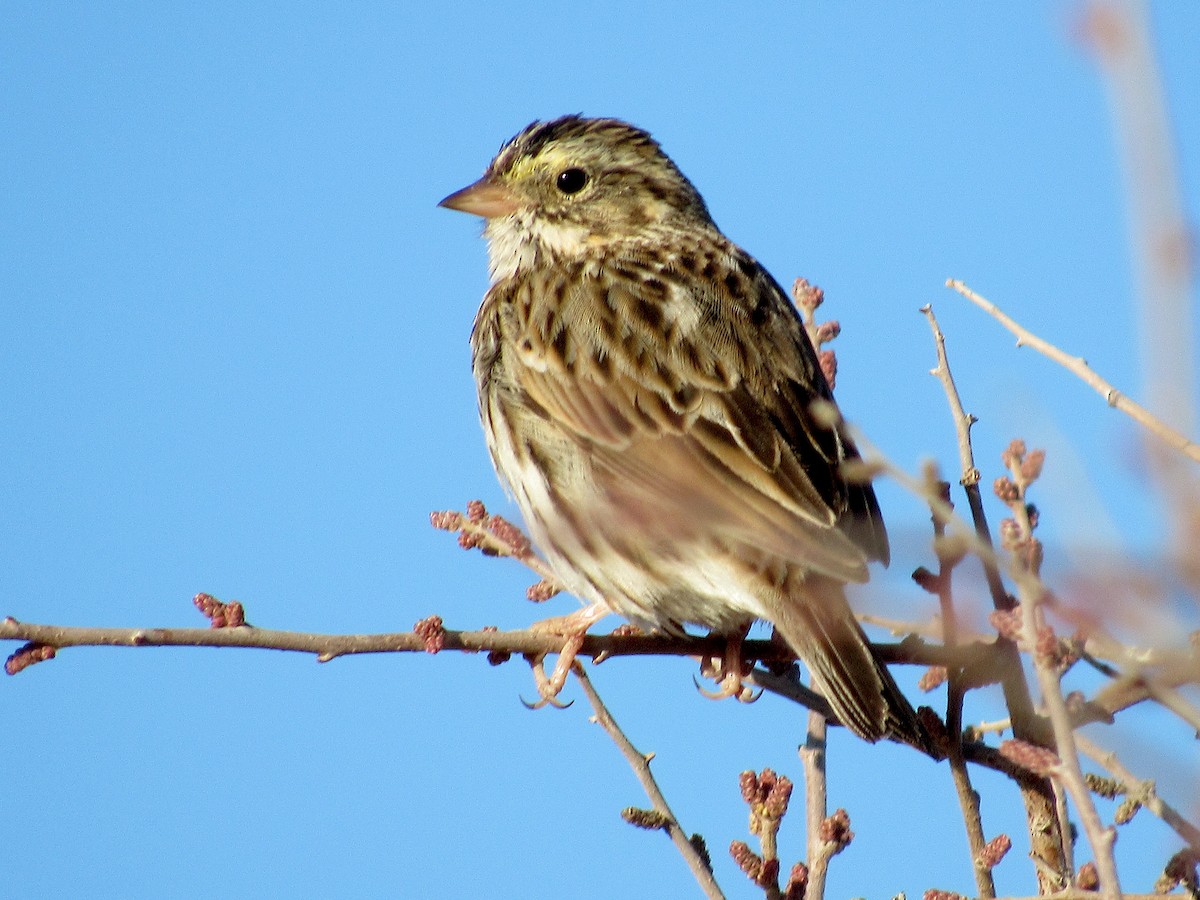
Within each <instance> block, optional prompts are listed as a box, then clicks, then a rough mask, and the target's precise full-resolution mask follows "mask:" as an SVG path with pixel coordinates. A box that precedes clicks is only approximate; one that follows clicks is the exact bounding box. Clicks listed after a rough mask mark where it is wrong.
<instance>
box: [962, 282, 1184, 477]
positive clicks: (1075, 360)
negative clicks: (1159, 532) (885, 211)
mask: <svg viewBox="0 0 1200 900" xmlns="http://www.w3.org/2000/svg"><path fill="white" fill-rule="evenodd" d="M946 286H947V287H950V288H953V289H954V290H956V291H958V293H960V294H962V295H963V296H964V297H966V298H967V299H968V300H970V301H971V302H972V303H974V304H975V305H976V306H978V307H979V308H980V309H982V310H983V311H984V312H986V313H987V314H988V315H990V316H992V318H994V319H996V321H998V322H999V323H1000V324H1001V325H1003V326H1004V327H1005V328H1007V329H1008V330H1009V331H1011V332H1012V333H1013V334H1014V335H1016V337H1017V346H1018V347H1024V346H1028V347H1032V348H1033V349H1034V350H1036V351H1037V352H1038V353H1041V354H1042V355H1043V356H1045V357H1047V358H1049V359H1051V360H1053V361H1054V362H1056V363H1058V364H1059V365H1060V366H1062V367H1063V368H1065V369H1066V370H1067V371H1069V372H1071V373H1072V374H1074V375H1076V376H1077V377H1079V378H1080V379H1082V380H1083V381H1084V382H1085V383H1086V384H1087V385H1088V386H1090V387H1091V388H1092V389H1093V390H1095V391H1096V392H1097V393H1098V394H1100V396H1102V397H1103V398H1104V399H1105V402H1107V403H1108V405H1109V406H1112V407H1115V408H1117V409H1119V410H1121V412H1123V413H1125V414H1126V415H1127V416H1129V417H1130V418H1131V419H1133V420H1134V421H1135V422H1137V423H1138V424H1139V425H1141V426H1142V427H1143V428H1145V429H1146V430H1147V431H1149V432H1150V433H1151V434H1153V435H1154V436H1155V437H1157V438H1159V439H1160V440H1161V441H1163V442H1164V443H1165V444H1167V445H1168V446H1169V447H1172V448H1174V449H1175V450H1178V451H1179V452H1180V453H1183V454H1184V455H1185V456H1187V457H1188V458H1189V459H1192V460H1193V461H1195V462H1200V444H1197V443H1196V442H1195V441H1193V440H1191V439H1190V438H1188V437H1187V436H1185V435H1183V434H1180V433H1179V432H1178V431H1176V430H1175V429H1173V428H1171V427H1170V426H1169V425H1167V424H1166V423H1165V422H1163V421H1162V420H1161V419H1159V418H1158V417H1156V416H1155V415H1153V414H1152V413H1151V412H1150V411H1149V410H1148V409H1146V408H1145V407H1144V406H1141V405H1139V404H1138V403H1135V402H1134V401H1133V400H1130V399H1129V397H1128V396H1127V395H1125V394H1123V393H1121V392H1120V391H1118V390H1117V389H1116V388H1115V387H1113V386H1112V385H1111V384H1110V383H1109V382H1107V381H1105V380H1104V379H1103V378H1101V377H1100V376H1099V375H1097V374H1096V373H1095V372H1094V371H1092V369H1091V367H1090V366H1088V364H1087V361H1086V360H1084V359H1083V358H1082V357H1079V356H1070V355H1068V354H1066V353H1064V352H1063V351H1062V350H1059V349H1058V348H1057V347H1056V346H1054V345H1053V344H1051V343H1050V342H1048V341H1045V340H1043V339H1042V338H1040V337H1038V336H1037V335H1035V334H1033V333H1032V332H1031V331H1029V330H1028V329H1026V328H1024V327H1023V326H1022V325H1020V324H1018V323H1017V322H1016V321H1014V320H1013V319H1011V318H1010V317H1009V316H1007V315H1005V313H1004V312H1003V311H1001V309H1000V308H999V307H998V306H996V304H994V303H992V302H991V301H990V300H987V299H985V298H984V297H981V296H980V295H979V294H977V293H975V292H974V291H973V290H971V289H970V288H969V287H967V286H966V285H965V284H964V283H963V282H961V281H955V280H954V279H950V280H948V281H947V282H946Z"/></svg>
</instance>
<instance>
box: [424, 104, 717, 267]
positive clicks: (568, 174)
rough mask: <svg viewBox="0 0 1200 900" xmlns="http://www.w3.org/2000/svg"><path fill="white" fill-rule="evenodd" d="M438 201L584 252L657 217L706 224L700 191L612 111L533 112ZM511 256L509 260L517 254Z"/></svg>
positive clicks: (502, 232) (491, 227)
mask: <svg viewBox="0 0 1200 900" xmlns="http://www.w3.org/2000/svg"><path fill="white" fill-rule="evenodd" d="M441 205H442V206H445V207H447V208H449V209H457V210H461V211H462V212H469V213H474V214H475V215H479V216H483V217H484V218H485V219H487V220H488V224H487V229H486V232H485V233H486V235H487V237H488V239H489V242H490V243H491V245H492V254H493V270H495V269H496V263H497V254H496V251H497V244H499V245H500V248H501V249H502V250H504V251H505V252H504V253H503V254H502V255H505V256H507V255H509V253H510V252H511V250H512V248H513V247H517V246H523V245H530V244H531V245H533V246H535V247H536V248H537V249H539V250H541V251H545V252H549V253H550V254H552V255H557V256H572V255H576V254H583V253H586V252H587V251H588V249H589V248H595V247H598V246H602V245H604V244H607V243H609V242H611V241H614V240H631V239H633V240H636V239H637V238H638V237H639V236H640V235H643V234H647V233H653V231H654V230H655V229H657V228H661V227H664V226H665V227H672V226H678V227H684V228H687V227H691V228H694V227H697V226H705V225H710V224H711V219H710V218H709V215H708V209H707V208H706V207H705V205H704V200H703V199H702V198H701V197H700V194H699V193H698V192H697V191H696V189H695V188H694V187H692V184H691V182H690V181H688V180H687V178H685V177H684V175H683V173H682V172H680V171H679V169H678V168H676V166H675V164H674V163H673V162H671V160H670V158H668V157H667V155H666V154H665V153H663V152H662V149H661V148H660V147H659V145H658V143H657V142H656V141H655V140H654V139H653V138H652V137H650V135H649V134H648V133H646V132H645V131H643V130H641V129H640V128H635V127H634V126H632V125H629V124H627V123H625V122H621V121H619V120H617V119H585V118H582V117H580V116H564V117H562V118H560V119H555V120H553V121H551V122H534V123H533V124H531V125H529V126H528V127H527V128H525V129H524V130H523V131H522V132H521V133H520V134H518V135H517V136H516V137H514V138H513V139H512V140H510V141H509V142H508V143H506V144H505V145H504V146H503V147H502V148H501V149H500V152H499V153H498V154H496V158H495V159H493V160H492V163H491V165H489V166H488V169H487V171H486V172H485V173H484V176H483V177H482V178H481V179H479V180H478V181H476V182H475V183H474V184H471V185H469V186H468V187H465V188H463V189H462V190H460V191H457V192H455V193H453V194H451V195H450V196H449V197H447V198H446V199H444V200H443V201H442V202H441ZM514 265H515V263H514Z"/></svg>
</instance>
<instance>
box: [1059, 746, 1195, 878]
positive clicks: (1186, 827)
mask: <svg viewBox="0 0 1200 900" xmlns="http://www.w3.org/2000/svg"><path fill="white" fill-rule="evenodd" d="M1075 744H1076V746H1078V748H1079V750H1080V751H1081V752H1083V753H1086V754H1087V755H1088V756H1090V757H1091V758H1092V759H1094V760H1095V761H1096V762H1098V763H1099V764H1100V765H1102V766H1103V767H1104V768H1105V769H1106V770H1108V773H1109V774H1110V775H1112V777H1113V778H1115V779H1116V780H1117V781H1118V782H1120V784H1121V789H1122V790H1123V791H1124V793H1125V794H1126V795H1127V796H1129V797H1131V798H1133V799H1134V800H1137V801H1138V802H1139V803H1141V804H1142V806H1144V807H1146V809H1148V810H1150V812H1152V813H1154V814H1155V815H1156V816H1158V817H1159V818H1160V819H1162V820H1163V821H1164V822H1166V823H1167V825H1169V826H1170V827H1171V828H1172V829H1174V831H1175V833H1176V834H1178V835H1179V836H1180V837H1181V838H1183V839H1184V840H1185V841H1187V842H1188V845H1189V846H1191V848H1192V849H1193V850H1195V851H1196V852H1197V853H1200V828H1197V827H1196V826H1195V825H1193V824H1192V823H1191V822H1189V821H1188V820H1187V819H1185V818H1184V817H1183V816H1182V815H1180V814H1179V811H1178V810H1176V809H1175V807H1173V806H1171V804H1169V803H1168V802H1167V801H1166V800H1164V799H1162V797H1160V796H1158V793H1157V792H1156V791H1155V789H1154V782H1153V781H1141V780H1140V779H1138V778H1137V776H1135V775H1134V774H1133V773H1132V772H1130V771H1129V770H1128V769H1127V768H1125V766H1124V765H1122V764H1121V761H1120V760H1119V759H1118V758H1117V754H1116V753H1114V752H1113V751H1111V750H1104V749H1103V748H1101V747H1099V746H1097V745H1096V744H1094V743H1092V742H1091V741H1090V740H1088V739H1087V738H1086V737H1084V736H1083V735H1082V734H1077V735H1075ZM1126 896H1128V895H1126Z"/></svg>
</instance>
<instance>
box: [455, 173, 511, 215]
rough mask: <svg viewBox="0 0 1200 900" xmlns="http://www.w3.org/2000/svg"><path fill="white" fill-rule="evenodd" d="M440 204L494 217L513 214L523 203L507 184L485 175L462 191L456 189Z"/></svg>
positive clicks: (460, 210)
mask: <svg viewBox="0 0 1200 900" xmlns="http://www.w3.org/2000/svg"><path fill="white" fill-rule="evenodd" d="M438 206H444V207H446V209H456V210H458V211H459V212H465V213H472V214H474V215H477V216H483V217H484V218H485V219H494V218H496V217H498V216H508V215H512V214H513V213H515V212H516V211H517V210H518V209H519V208H520V206H521V204H520V201H519V200H517V198H516V196H515V195H514V194H513V192H512V191H510V190H509V189H508V188H507V187H506V186H504V185H503V184H500V183H498V182H495V181H492V180H491V179H490V178H489V177H488V176H487V175H484V176H483V177H482V178H480V179H479V180H478V181H476V182H475V183H474V184H469V185H467V186H466V187H465V188H463V189H462V190H461V191H455V192H454V193H453V194H451V195H450V196H449V197H447V198H446V199H445V200H443V201H442V202H441V203H439V204H438Z"/></svg>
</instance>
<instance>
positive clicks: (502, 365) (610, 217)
mask: <svg viewBox="0 0 1200 900" xmlns="http://www.w3.org/2000/svg"><path fill="white" fill-rule="evenodd" d="M441 205H442V206H445V207H448V208H450V209H456V210H461V211H464V212H469V213H474V214H476V215H479V216H482V217H484V218H485V219H486V227H485V230H484V234H485V236H486V238H487V243H488V253H489V261H490V270H491V287H490V288H489V289H488V291H487V294H486V295H485V296H484V299H483V304H482V306H481V307H480V309H479V313H478V316H477V317H476V319H475V327H474V331H473V332H472V335H471V346H472V351H473V361H474V371H475V379H476V382H477V384H478V388H479V408H480V414H481V417H482V420H483V428H484V431H485V433H486V436H487V444H488V448H489V450H490V451H491V456H492V460H493V462H494V463H495V466H496V470H497V472H498V473H499V475H500V477H501V478H502V479H503V481H504V482H506V484H507V486H508V487H509V489H510V490H511V492H512V494H513V496H514V497H515V499H516V502H517V504H518V505H519V506H520V509H521V512H522V514H523V515H524V517H525V521H526V523H527V525H528V527H529V529H530V531H531V532H532V536H533V539H534V541H535V543H536V544H537V545H538V546H539V547H540V548H541V550H542V551H543V552H544V553H545V555H546V557H547V559H548V560H549V562H550V564H551V566H552V567H553V569H554V572H555V573H556V575H557V576H558V577H559V579H560V581H561V582H562V583H563V585H564V586H565V587H566V588H567V589H568V590H570V591H571V592H572V593H574V594H575V595H577V596H578V597H580V598H582V599H585V600H587V601H590V602H592V603H593V604H595V606H596V608H599V609H605V608H606V607H607V608H610V609H612V610H614V611H616V612H617V613H619V614H621V615H623V616H625V617H626V618H628V619H630V620H632V621H633V622H635V623H637V624H639V625H642V626H649V627H654V628H659V629H664V630H667V631H671V632H679V631H681V630H682V626H683V625H684V624H685V623H693V624H695V625H699V626H703V627H706V628H709V629H711V630H712V631H714V632H716V633H719V634H725V635H730V636H733V637H734V638H735V639H737V640H738V641H740V639H741V637H742V636H744V634H745V631H746V629H747V628H748V627H749V625H750V624H751V623H752V622H753V621H754V620H756V619H764V620H766V621H769V622H771V623H772V624H773V625H774V627H775V629H776V632H777V634H778V635H780V636H781V637H782V638H783V639H784V640H785V641H786V642H787V644H788V645H789V646H790V647H791V648H792V649H793V650H794V651H795V653H796V654H797V655H798V656H800V658H801V659H803V660H804V662H805V663H806V664H807V665H808V667H809V669H810V670H811V671H812V672H813V673H814V674H815V675H816V676H817V682H818V684H819V686H820V688H821V690H822V691H823V692H824V694H825V696H826V697H827V699H828V701H829V703H830V705H831V707H832V708H833V710H834V712H835V713H836V715H837V718H838V719H839V720H840V721H841V722H842V724H844V725H846V726H847V727H848V728H850V729H851V730H852V731H853V732H855V733H856V734H858V735H859V736H861V737H863V738H865V739H866V740H868V741H875V740H878V739H880V738H882V737H885V736H888V735H893V736H897V737H900V738H902V739H905V738H907V739H912V738H913V736H914V735H916V734H917V733H918V732H917V730H916V729H917V727H918V726H917V725H916V722H915V716H914V713H913V711H912V707H911V706H910V705H909V704H908V702H907V701H906V700H905V699H904V697H903V695H902V694H901V693H900V691H899V689H898V688H897V686H896V684H895V682H894V681H893V680H892V678H891V676H890V675H889V674H888V671H887V669H886V668H884V666H883V665H882V664H880V662H879V661H878V660H877V659H876V658H875V656H874V654H873V652H872V650H871V647H870V645H869V644H868V642H867V639H866V637H865V635H864V634H863V632H862V629H861V628H860V627H859V625H858V623H857V622H856V621H855V619H854V616H853V614H852V612H851V610H850V607H849V605H848V603H847V601H846V597H845V591H844V586H845V584H846V583H847V582H861V581H865V580H867V577H868V576H867V563H868V562H869V561H870V560H881V561H883V562H884V563H885V564H886V562H887V559H888V542H887V535H886V533H885V531H884V527H883V522H882V519H881V517H880V512H879V507H878V504H877V503H876V500H875V494H874V492H873V490H872V489H871V487H870V485H869V484H865V483H857V482H851V481H847V480H846V479H845V478H844V477H843V474H842V471H841V466H842V463H843V462H844V461H845V460H847V459H854V458H856V457H857V455H858V454H857V451H856V450H855V448H854V447H853V445H852V444H851V443H850V441H849V440H848V439H847V438H846V437H844V436H843V435H841V434H840V433H839V431H838V430H837V428H836V427H835V426H834V425H832V424H831V420H830V416H829V415H828V409H829V407H828V406H826V414H825V415H821V410H820V409H819V408H818V409H815V408H814V403H816V405H817V406H818V407H819V406H820V405H821V404H820V401H824V403H825V404H832V402H833V395H832V393H831V391H830V387H829V384H828V382H827V381H826V379H825V377H824V375H823V374H822V372H821V368H820V366H819V365H818V360H817V356H816V353H815V351H814V349H813V346H812V343H811V342H810V340H809V337H808V334H807V333H806V331H805V328H804V324H803V322H802V321H801V319H800V317H799V315H798V314H797V312H796V310H795V308H794V306H793V305H792V303H791V302H790V301H789V299H788V297H787V295H785V293H784V292H783V290H782V289H781V288H780V286H779V284H778V283H777V282H776V281H775V280H774V279H773V278H772V277H771V276H770V275H769V274H768V273H767V271H766V270H765V269H764V268H763V267H762V266H761V265H760V264H759V263H758V262H757V261H756V260H755V259H754V258H753V257H752V256H750V255H749V254H748V253H746V252H745V251H744V250H742V249H741V248H740V247H738V246H737V245H735V244H733V243H732V242H731V241H730V240H729V239H728V238H726V237H725V236H724V235H723V234H722V233H721V232H720V230H719V229H718V228H717V226H716V225H715V224H714V223H713V220H712V218H711V217H710V216H709V213H708V208H707V206H706V205H705V203H704V200H703V198H702V197H701V196H700V194H699V192H698V191H697V190H696V189H695V188H694V187H693V186H692V184H691V182H690V181H688V179H687V178H685V177H684V175H683V173H682V172H680V171H679V169H678V168H676V166H675V164H674V163H673V162H672V161H671V160H670V159H669V158H668V157H667V156H666V154H664V153H663V151H662V149H661V148H660V147H659V145H658V143H657V142H655V140H654V139H653V138H651V136H650V135H649V134H648V133H646V132H645V131H642V130H641V129H639V128H635V127H634V126H632V125H629V124H626V123H625V122H621V121H618V120H616V119H589V118H583V117H580V116H565V117H563V118H560V119H555V120H554V121H550V122H534V123H533V124H531V125H530V126H529V127H527V128H526V129H525V130H524V131H522V132H521V133H520V134H518V135H517V136H516V137H514V138H513V139H512V140H510V141H509V142H508V143H507V144H505V145H504V146H503V147H502V148H501V150H500V152H499V153H498V154H497V155H496V158H495V159H493V160H492V162H491V165H490V166H488V169H487V171H486V173H485V174H484V176H483V177H482V178H481V179H479V180H478V181H477V182H475V183H474V184H472V185H470V186H468V187H466V188H464V189H462V190H460V191H458V192H456V193H454V194H451V195H450V196H449V197H447V198H446V199H444V200H443V201H442V202H441ZM590 621H594V619H593V620H590ZM590 621H587V622H586V623H585V624H584V625H583V626H582V628H584V629H586V627H587V624H590ZM737 674H738V675H739V676H740V672H739V673H737Z"/></svg>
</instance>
